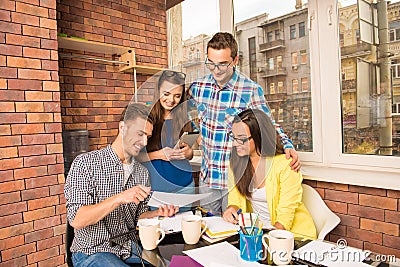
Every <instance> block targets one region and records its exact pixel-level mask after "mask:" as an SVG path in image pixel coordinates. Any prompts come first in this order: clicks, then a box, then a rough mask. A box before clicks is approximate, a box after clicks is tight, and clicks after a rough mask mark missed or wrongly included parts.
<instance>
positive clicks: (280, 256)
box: [262, 230, 294, 265]
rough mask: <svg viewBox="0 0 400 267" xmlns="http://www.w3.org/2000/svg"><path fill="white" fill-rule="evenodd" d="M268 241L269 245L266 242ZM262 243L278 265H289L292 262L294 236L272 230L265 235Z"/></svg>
mask: <svg viewBox="0 0 400 267" xmlns="http://www.w3.org/2000/svg"><path fill="white" fill-rule="evenodd" d="M265 238H267V239H268V241H269V245H267V243H266V242H265ZM262 242H263V244H264V246H265V247H266V248H267V249H268V252H269V253H270V256H271V258H272V261H273V262H274V263H275V264H276V265H287V264H289V263H290V261H291V260H292V253H293V249H294V235H293V233H291V232H289V231H286V230H272V231H270V232H269V233H268V234H265V235H263V237H262Z"/></svg>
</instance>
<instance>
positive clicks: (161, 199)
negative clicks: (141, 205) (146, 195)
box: [147, 191, 211, 208]
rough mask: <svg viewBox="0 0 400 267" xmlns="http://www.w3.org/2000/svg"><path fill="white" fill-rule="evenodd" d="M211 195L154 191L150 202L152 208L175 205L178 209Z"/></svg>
mask: <svg viewBox="0 0 400 267" xmlns="http://www.w3.org/2000/svg"><path fill="white" fill-rule="evenodd" d="M210 195H211V193H207V194H177V193H166V192H158V191H153V192H152V194H151V198H150V200H149V203H148V204H147V205H149V206H150V207H156V208H158V207H159V206H161V205H166V204H167V205H174V206H178V207H183V206H186V205H189V204H191V203H193V202H196V201H198V200H200V199H203V198H206V197H208V196H210Z"/></svg>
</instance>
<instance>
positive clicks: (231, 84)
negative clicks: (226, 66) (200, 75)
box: [210, 68, 239, 91]
mask: <svg viewBox="0 0 400 267" xmlns="http://www.w3.org/2000/svg"><path fill="white" fill-rule="evenodd" d="M210 77H211V80H212V82H213V83H214V84H215V85H216V86H217V87H218V88H219V90H218V91H220V90H233V89H234V85H235V84H236V82H237V80H238V79H239V74H238V72H237V71H236V68H234V69H233V74H232V77H231V79H230V80H229V81H228V82H227V83H226V84H225V85H224V87H222V88H221V87H220V86H219V84H218V83H217V81H216V80H215V79H214V76H213V75H212V74H210Z"/></svg>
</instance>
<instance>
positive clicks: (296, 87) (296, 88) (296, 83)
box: [292, 79, 299, 93]
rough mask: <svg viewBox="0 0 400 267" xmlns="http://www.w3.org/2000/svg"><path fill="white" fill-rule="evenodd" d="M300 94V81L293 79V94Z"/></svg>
mask: <svg viewBox="0 0 400 267" xmlns="http://www.w3.org/2000/svg"><path fill="white" fill-rule="evenodd" d="M298 92H299V80H298V79H293V80H292V93H298Z"/></svg>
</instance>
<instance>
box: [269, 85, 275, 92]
mask: <svg viewBox="0 0 400 267" xmlns="http://www.w3.org/2000/svg"><path fill="white" fill-rule="evenodd" d="M269 93H270V94H275V83H270V84H269Z"/></svg>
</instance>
